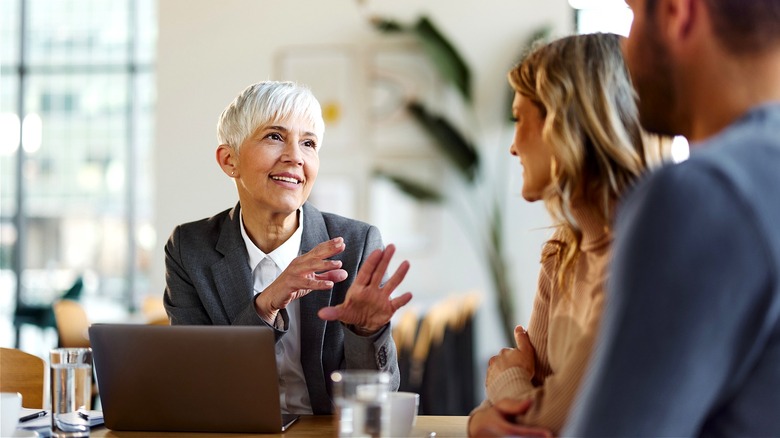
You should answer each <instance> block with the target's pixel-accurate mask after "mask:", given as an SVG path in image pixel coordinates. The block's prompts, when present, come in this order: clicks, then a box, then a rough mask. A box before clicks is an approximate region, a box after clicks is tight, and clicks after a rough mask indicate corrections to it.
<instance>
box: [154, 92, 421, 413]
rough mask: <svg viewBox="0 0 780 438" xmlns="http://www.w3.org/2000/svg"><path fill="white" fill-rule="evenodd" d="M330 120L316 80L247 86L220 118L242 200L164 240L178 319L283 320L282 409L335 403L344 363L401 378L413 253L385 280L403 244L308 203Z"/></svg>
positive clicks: (168, 301) (222, 157) (279, 334)
mask: <svg viewBox="0 0 780 438" xmlns="http://www.w3.org/2000/svg"><path fill="white" fill-rule="evenodd" d="M324 130H325V126H324V122H323V119H322V112H321V109H320V105H319V103H318V102H317V99H316V98H315V97H314V96H313V95H312V93H311V92H310V91H309V90H308V89H307V88H304V87H302V86H299V85H297V84H294V83H291V82H273V81H267V82H260V83H257V84H254V85H251V86H249V87H247V88H246V89H245V90H244V91H242V92H241V94H239V95H238V96H237V97H236V99H235V100H234V101H233V102H232V103H231V104H230V105H229V106H228V107H227V108H226V109H225V110H224V112H223V113H222V116H221V117H220V120H219V124H218V137H219V142H220V144H219V146H218V147H217V150H216V158H217V163H218V164H219V166H220V168H221V169H222V171H223V172H224V173H225V174H226V175H227V176H228V177H229V178H232V179H233V180H234V181H235V184H236V188H237V190H238V199H239V200H238V203H237V204H236V205H235V207H233V208H230V209H227V210H225V211H223V212H221V213H218V214H217V215H215V216H212V217H210V218H207V219H202V220H199V221H196V222H191V223H186V224H183V225H179V226H178V227H176V228H175V229H174V231H173V233H172V234H171V237H170V239H169V240H168V243H167V245H166V246H165V266H166V289H165V297H164V300H165V308H166V311H167V312H168V316H169V317H170V320H171V323H172V324H190V325H192V324H214V325H261V326H267V327H271V328H272V329H273V330H274V331H275V333H276V359H277V365H278V370H279V382H280V392H281V406H282V411H283V412H284V413H294V414H311V413H313V414H325V413H330V412H331V409H332V408H331V399H330V383H329V381H328V379H329V376H330V373H331V372H332V371H335V370H337V369H349V368H354V369H379V370H384V371H388V372H390V373H391V374H392V380H391V382H392V385H393V386H394V387H395V388H397V387H398V383H399V376H398V366H397V358H396V350H395V344H394V343H393V340H392V338H391V330H390V327H389V321H390V318H391V317H392V315H393V313H394V312H395V311H396V310H397V309H398V308H400V307H401V306H403V305H405V304H406V303H407V302H409V300H410V299H411V298H412V296H411V294H410V293H408V292H407V293H405V294H403V295H400V296H398V297H396V298H392V299H391V298H390V295H391V294H392V292H393V291H394V290H395V288H396V287H397V286H398V284H399V283H400V282H401V281H402V280H403V278H404V276H405V275H406V272H407V271H408V269H409V263H408V262H406V261H404V262H403V263H401V264H400V266H399V267H398V269H397V270H396V272H395V273H394V274H393V275H392V276H390V278H389V279H388V280H387V282H386V283H385V282H383V279H384V278H385V277H386V276H385V272H386V271H387V268H388V264H389V263H390V259H391V258H392V256H393V253H394V251H395V249H394V247H393V246H392V245H388V246H387V248H386V249H383V245H382V238H381V236H380V234H379V231H378V230H377V229H376V228H375V227H373V226H371V225H368V224H365V223H362V222H358V221H355V220H351V219H347V218H344V217H340V216H336V215H333V214H328V213H322V212H320V211H319V210H317V209H316V208H314V207H313V206H311V205H310V204H308V203H306V200H307V199H308V197H309V194H310V193H311V190H312V187H313V186H314V182H315V181H316V179H317V172H318V170H319V151H320V147H321V145H322V138H323V133H324ZM234 360H240V358H235V359H234Z"/></svg>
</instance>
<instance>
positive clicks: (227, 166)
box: [216, 144, 238, 178]
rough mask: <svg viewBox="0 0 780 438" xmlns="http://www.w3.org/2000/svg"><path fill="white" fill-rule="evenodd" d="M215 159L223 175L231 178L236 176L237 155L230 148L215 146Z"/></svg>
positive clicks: (224, 145)
mask: <svg viewBox="0 0 780 438" xmlns="http://www.w3.org/2000/svg"><path fill="white" fill-rule="evenodd" d="M216 158H217V164H219V167H221V168H222V171H223V172H225V175H227V176H229V177H231V178H235V177H237V176H238V153H237V152H236V151H235V150H234V149H233V148H232V147H230V146H228V145H226V144H221V145H219V146H217V151H216Z"/></svg>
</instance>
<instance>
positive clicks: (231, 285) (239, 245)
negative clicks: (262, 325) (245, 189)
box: [211, 204, 252, 322]
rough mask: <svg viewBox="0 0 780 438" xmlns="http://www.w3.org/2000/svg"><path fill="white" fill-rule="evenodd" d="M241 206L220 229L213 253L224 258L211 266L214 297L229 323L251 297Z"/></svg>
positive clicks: (238, 206) (236, 208) (250, 272)
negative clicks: (215, 290)
mask: <svg viewBox="0 0 780 438" xmlns="http://www.w3.org/2000/svg"><path fill="white" fill-rule="evenodd" d="M240 221H241V206H240V204H236V206H235V207H234V208H233V210H232V211H231V212H230V214H229V215H228V216H227V218H226V219H225V223H224V224H223V226H222V227H221V228H220V234H219V239H218V240H217V246H216V250H217V251H219V252H220V253H221V254H223V255H224V257H223V258H222V259H221V260H219V261H218V262H216V263H214V264H213V265H211V272H212V274H213V275H214V283H215V284H216V288H217V293H218V295H219V298H220V300H221V301H222V306H223V307H224V309H225V312H226V313H227V317H228V319H229V320H230V322H233V320H234V319H235V318H236V316H237V315H238V314H239V313H240V312H241V311H243V310H244V309H245V308H246V303H247V299H248V298H251V297H252V271H251V270H250V269H249V265H248V264H247V255H246V245H245V244H244V239H243V237H241V222H240Z"/></svg>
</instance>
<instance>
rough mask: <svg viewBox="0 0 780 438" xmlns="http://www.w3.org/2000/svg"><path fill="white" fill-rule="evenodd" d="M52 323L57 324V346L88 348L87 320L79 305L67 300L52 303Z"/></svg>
mask: <svg viewBox="0 0 780 438" xmlns="http://www.w3.org/2000/svg"><path fill="white" fill-rule="evenodd" d="M52 306H53V307H54V321H55V322H56V324H57V334H58V337H59V346H60V347H64V348H78V347H89V337H88V336H89V335H88V330H89V319H87V312H85V311H84V308H83V307H82V306H81V303H79V302H78V301H74V300H69V299H61V300H57V301H55V302H54V304H53V305H52Z"/></svg>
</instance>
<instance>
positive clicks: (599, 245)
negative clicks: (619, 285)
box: [469, 34, 660, 436]
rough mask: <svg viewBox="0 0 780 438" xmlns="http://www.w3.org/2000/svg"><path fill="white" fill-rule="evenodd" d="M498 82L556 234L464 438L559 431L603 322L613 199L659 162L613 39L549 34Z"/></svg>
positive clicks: (530, 179) (516, 144) (527, 178)
mask: <svg viewBox="0 0 780 438" xmlns="http://www.w3.org/2000/svg"><path fill="white" fill-rule="evenodd" d="M508 79H509V83H510V84H511V85H512V87H513V89H514V90H515V97H514V101H513V103H512V112H513V115H514V117H515V119H516V122H515V137H514V141H513V143H512V145H511V147H510V152H511V154H512V155H514V156H517V157H519V159H520V164H521V165H522V167H523V188H522V195H523V198H525V199H526V200H527V201H529V202H536V201H539V200H542V201H544V203H545V206H546V208H547V210H548V211H549V213H550V215H551V216H552V219H553V223H554V229H555V231H554V232H553V235H552V237H551V238H550V240H549V241H548V242H547V243H546V244H545V246H544V248H543V249H542V257H541V259H542V260H541V263H542V266H541V273H540V274H539V284H538V291H537V294H536V298H535V302H534V308H533V311H532V314H531V320H530V324H529V326H528V331H527V332H526V330H524V329H523V327H520V326H518V327H517V329H516V330H515V338H516V341H517V347H516V348H512V349H509V348H505V349H503V350H502V351H501V352H500V354H498V355H497V356H494V357H493V358H491V359H490V362H489V365H488V371H487V378H486V390H487V400H485V402H484V403H483V404H482V405H481V406H479V407H478V408H476V409H475V410H474V411H473V412H472V414H471V418H470V419H469V434H470V435H472V436H488V435H497V436H506V435H528V434H542V435H544V434H548V433H553V434H557V433H558V432H559V431H560V430H561V428H562V426H563V425H564V422H565V421H566V419H567V416H568V413H569V410H570V407H571V404H572V400H573V398H574V396H575V393H576V391H577V388H578V387H579V384H580V380H581V379H582V376H583V373H584V371H585V369H586V366H587V364H588V359H589V357H590V353H591V349H592V346H593V342H594V337H595V335H596V333H597V329H598V326H599V320H600V318H601V312H602V307H603V302H604V283H605V280H606V272H607V263H608V260H609V255H610V248H611V243H612V220H613V217H614V214H615V209H616V206H617V204H618V202H619V201H620V198H621V197H622V195H623V194H624V193H625V192H626V190H627V189H629V188H630V187H631V186H632V185H634V183H635V182H636V181H637V180H638V179H639V178H640V177H641V176H642V175H643V174H644V173H645V171H646V170H647V169H648V167H649V165H650V164H651V163H653V162H655V161H656V159H658V158H660V148H659V147H658V146H659V145H660V143H658V144H657V145H653V146H651V145H650V142H649V141H646V139H645V138H644V136H643V132H642V130H641V128H640V125H639V120H638V114H637V108H636V102H635V94H634V90H633V88H632V86H631V82H630V80H629V77H628V73H627V71H626V67H625V65H624V63H623V58H622V54H621V50H620V37H619V36H617V35H613V34H591V35H578V36H571V37H567V38H563V39H559V40H557V41H554V42H552V43H549V44H547V45H545V46H542V47H539V48H537V49H535V50H534V51H532V52H531V53H530V54H529V55H528V56H527V57H526V58H525V59H524V60H523V61H522V62H521V63H520V64H519V65H517V66H516V67H515V68H514V69H512V70H511V71H510V72H509V74H508ZM528 400H530V401H528Z"/></svg>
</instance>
